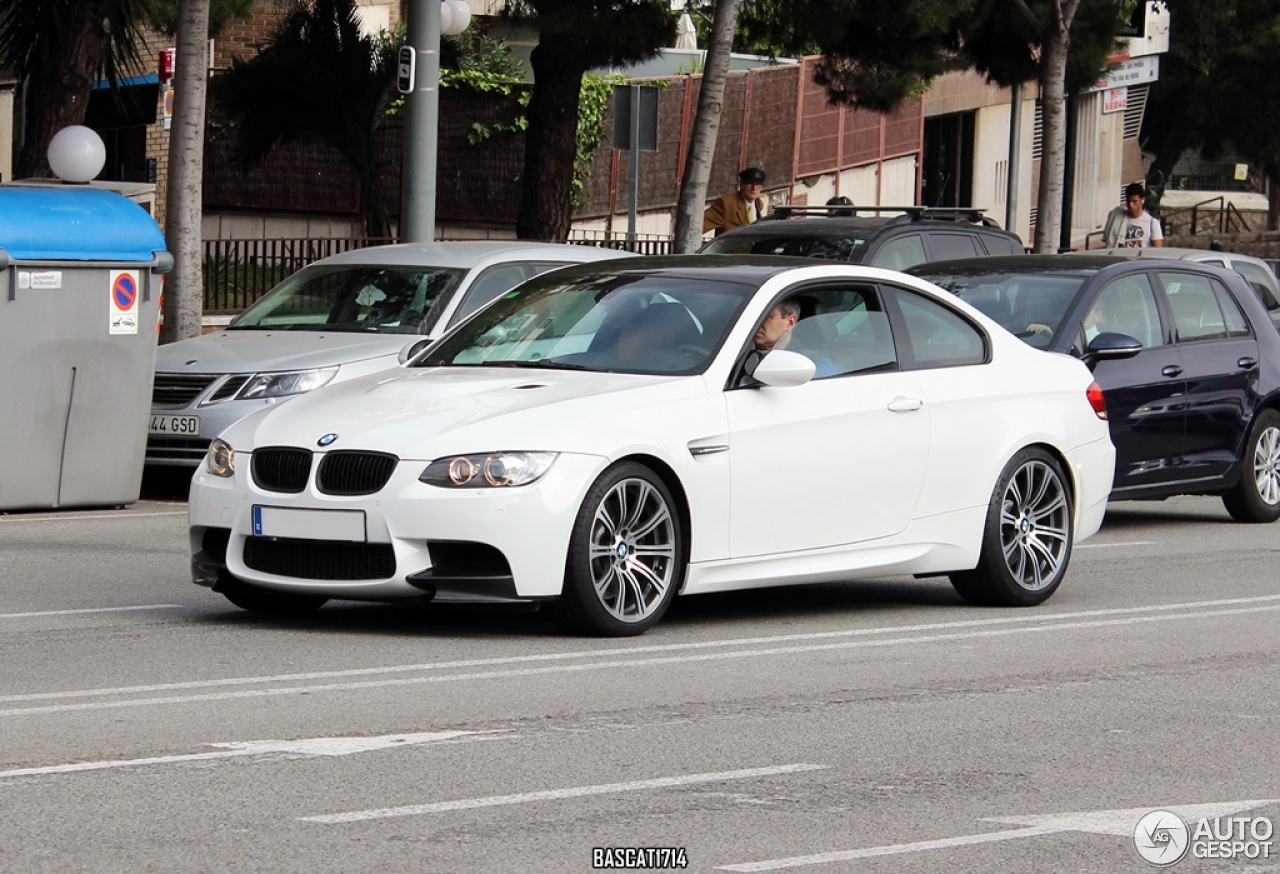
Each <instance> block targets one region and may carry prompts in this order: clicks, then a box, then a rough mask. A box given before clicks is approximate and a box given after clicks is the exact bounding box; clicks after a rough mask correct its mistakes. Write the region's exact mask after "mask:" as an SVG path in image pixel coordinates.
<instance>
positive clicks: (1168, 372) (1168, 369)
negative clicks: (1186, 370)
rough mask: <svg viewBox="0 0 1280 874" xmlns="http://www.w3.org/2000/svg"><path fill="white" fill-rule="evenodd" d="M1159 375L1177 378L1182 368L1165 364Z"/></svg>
mask: <svg viewBox="0 0 1280 874" xmlns="http://www.w3.org/2000/svg"><path fill="white" fill-rule="evenodd" d="M1160 373H1161V374H1162V375H1164V376H1177V375H1178V374H1180V373H1182V368H1181V367H1179V366H1178V365H1176V364H1167V365H1165V366H1164V368H1163V369H1162V370H1161V371H1160Z"/></svg>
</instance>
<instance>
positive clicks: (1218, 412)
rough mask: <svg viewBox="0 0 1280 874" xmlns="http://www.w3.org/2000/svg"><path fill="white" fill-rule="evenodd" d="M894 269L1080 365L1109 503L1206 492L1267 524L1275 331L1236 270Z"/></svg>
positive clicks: (1053, 264)
mask: <svg viewBox="0 0 1280 874" xmlns="http://www.w3.org/2000/svg"><path fill="white" fill-rule="evenodd" d="M1146 254H1150V253H1146ZM907 272H908V273H912V274H914V275H916V276H921V277H924V278H926V279H928V280H930V281H932V282H935V283H937V284H938V285H940V286H942V287H943V288H945V289H947V290H949V291H951V292H952V293H953V294H955V295H957V296H958V297H960V298H963V299H964V300H966V301H968V302H969V303H971V304H973V305H974V306H976V307H977V308H978V309H980V310H982V311H983V312H984V313H986V314H987V315H989V316H991V317H992V318H993V319H995V320H996V321H998V322H999V323H1000V324H1001V325H1003V326H1004V327H1006V328H1008V329H1009V330H1010V331H1011V332H1013V333H1014V334H1016V335H1017V336H1019V337H1021V338H1022V339H1024V340H1025V341H1026V342H1027V343H1028V344H1030V345H1032V346H1036V347H1038V348H1041V349H1046V350H1049V351H1052V352H1061V353H1064V354H1067V355H1073V356H1075V357H1077V358H1081V359H1083V360H1084V361H1085V363H1086V364H1088V365H1089V366H1090V367H1091V368H1092V369H1093V372H1094V376H1095V378H1096V379H1097V381H1098V384H1099V385H1101V386H1102V389H1103V395H1104V397H1105V399H1106V404H1107V412H1108V415H1109V421H1110V425H1111V440H1112V442H1113V443H1115V446H1116V475H1115V485H1114V487H1113V489H1112V493H1111V497H1112V499H1113V500H1125V499H1150V498H1164V497H1168V496H1170V495H1183V494H1212V495H1221V497H1222V501H1223V503H1224V504H1225V505H1226V508H1227V511H1228V512H1229V513H1230V514H1231V515H1232V517H1233V518H1235V519H1237V520H1239V521H1241V522H1272V521H1275V520H1276V519H1277V518H1280V333H1277V329H1276V326H1275V324H1273V322H1272V320H1271V319H1270V317H1269V316H1268V314H1267V310H1266V308H1265V307H1264V306H1263V305H1262V303H1261V302H1260V301H1259V300H1258V296H1257V295H1256V294H1255V293H1254V291H1253V290H1252V288H1251V287H1250V286H1249V284H1248V283H1247V282H1246V281H1245V280H1244V279H1243V278H1241V276H1240V275H1239V274H1237V273H1234V272H1232V271H1230V270H1226V269H1222V268H1218V267H1212V266H1208V265H1205V264H1198V263H1194V262H1190V261H1172V260H1169V261H1164V260H1157V259H1154V258H1142V259H1133V258H1126V257H1114V256H1107V257H1089V256H1081V255H1034V256H1022V257H1017V258H971V259H965V260H960V261H943V262H935V263H931V264H922V265H919V266H917V267H913V268H911V269H910V270H908V271H907Z"/></svg>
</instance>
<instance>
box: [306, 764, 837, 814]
mask: <svg viewBox="0 0 1280 874" xmlns="http://www.w3.org/2000/svg"><path fill="white" fill-rule="evenodd" d="M827 767H828V766H827V765H806V764H795V765H776V766H774V767H769V768H743V769H742V770H738V771H720V772H718V773H711V774H686V775H684V776H680V777H657V778H654V779H652V780H631V781H629V782H626V783H602V784H599V785H596V786H574V787H572V788H569V789H547V790H544V791H541V792H522V793H520V794H518V795H490V796H488V797H486V798H464V799H461V800H458V801H437V802H434V803H432V804H408V805H405V806H403V807H383V808H376V809H373V810H356V811H352V812H350V813H328V814H324V815H321V816H301V817H298V819H299V820H300V821H302V822H319V823H325V824H326V825H333V824H336V823H344V822H362V821H364V820H370V819H388V818H390V817H396V816H418V815H421V814H424V813H444V812H446V811H451V810H476V809H477V808H481V807H503V806H506V805H511V804H532V803H534V802H538V801H558V800H561V799H565V798H586V797H588V796H591V795H613V794H617V793H621V792H639V791H642V790H645V789H666V788H670V787H673V786H692V785H696V784H698V783H722V782H725V781H728V780H748V779H751V778H752V777H771V776H775V775H778V774H798V773H802V772H805V771H822V770H826V769H827Z"/></svg>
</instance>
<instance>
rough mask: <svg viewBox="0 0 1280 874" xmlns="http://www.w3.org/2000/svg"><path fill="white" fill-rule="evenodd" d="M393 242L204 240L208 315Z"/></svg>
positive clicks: (618, 243) (633, 248)
mask: <svg viewBox="0 0 1280 874" xmlns="http://www.w3.org/2000/svg"><path fill="white" fill-rule="evenodd" d="M394 242H396V240H394V239H389V238H378V237H322V238H317V237H310V238H290V239H274V240H257V239H253V240H205V241H204V261H203V274H204V312H205V313H206V314H208V315H219V314H222V315H225V314H228V313H238V312H240V311H242V310H243V309H244V308H245V307H247V306H249V304H251V303H253V302H254V301H256V300H257V299H258V298H260V297H262V296H263V295H264V294H266V293H267V292H268V291H270V290H271V289H272V288H274V287H275V286H276V285H277V284H279V283H280V282H281V281H282V280H284V279H285V277H287V276H289V275H291V274H293V273H296V272H297V271H299V270H301V269H302V268H303V267H306V266H307V265H308V264H310V263H311V262H313V261H318V260H320V259H321V258H328V257H329V256H330V255H337V254H338V253H340V252H349V251H351V250H353V249H366V248H368V247H370V246H381V245H385V244H387V243H394ZM569 242H570V243H573V244H575V245H581V246H601V247H604V248H609V249H621V250H625V251H629V252H637V253H639V254H641V255H666V254H669V253H670V252H671V249H672V239H671V237H668V236H662V235H659V234H637V235H636V238H635V239H634V240H628V239H627V238H626V235H625V234H623V235H619V234H609V233H606V232H604V231H577V232H575V233H574V234H573V235H572V237H571V239H570V240H569Z"/></svg>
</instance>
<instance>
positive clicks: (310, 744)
mask: <svg viewBox="0 0 1280 874" xmlns="http://www.w3.org/2000/svg"><path fill="white" fill-rule="evenodd" d="M497 733H498V732H476V731H423V732H417V733H414V734H385V735H381V736H379V737H313V738H306V739H303V740H255V741H236V742H232V743H214V744H205V746H210V747H221V748H222V749H220V750H219V751H218V752H213V753H188V754H186V755H177V756H147V757H145V758H141V759H109V760H106V761H101V762H75V763H72V764H68V765H47V766H45V767H40V768H13V769H11V770H8V771H0V779H5V778H10V777H35V776H44V775H48V774H73V773H77V772H80V771H106V770H111V769H114V768H134V767H138V766H139V765H173V764H178V763H180V762H204V761H208V760H210V759H231V758H236V757H238V756H261V755H268V754H271V753H283V754H287V755H294V756H349V755H351V754H353V753H365V752H372V751H374V750H386V749H394V748H397V747H405V746H419V745H422V744H434V743H441V742H443V741H449V740H455V739H457V738H462V737H468V738H474V739H475V740H492V739H496V738H492V737H490V738H484V737H478V735H493V734H497Z"/></svg>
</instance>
